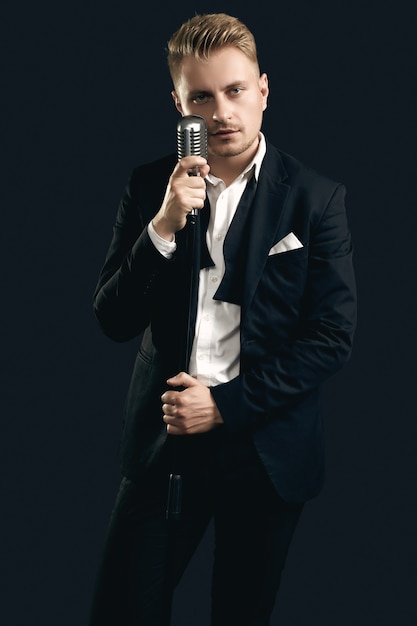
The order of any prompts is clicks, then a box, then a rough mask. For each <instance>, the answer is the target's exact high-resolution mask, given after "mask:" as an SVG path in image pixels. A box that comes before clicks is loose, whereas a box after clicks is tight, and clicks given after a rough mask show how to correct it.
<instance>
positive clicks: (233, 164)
mask: <svg viewBox="0 0 417 626" xmlns="http://www.w3.org/2000/svg"><path fill="white" fill-rule="evenodd" d="M258 147H259V141H257V142H255V144H254V145H253V146H251V148H252V149H251V150H245V152H243V153H241V154H237V155H235V156H219V155H214V154H210V155H209V159H208V163H209V165H210V172H211V174H213V176H216V177H217V178H221V180H223V181H224V183H225V184H226V186H227V187H228V186H229V185H230V184H231V183H232V182H233V181H234V180H235V179H236V178H237V177H238V176H239V174H241V173H242V172H243V170H244V169H245V168H246V167H247V166H248V165H249V163H250V162H251V161H252V159H253V157H254V156H255V154H256V152H257V150H258Z"/></svg>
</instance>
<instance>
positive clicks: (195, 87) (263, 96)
mask: <svg viewBox="0 0 417 626" xmlns="http://www.w3.org/2000/svg"><path fill="white" fill-rule="evenodd" d="M172 95H173V98H174V101H175V104H176V107H177V109H178V111H179V112H180V113H181V114H182V115H201V116H202V117H204V118H205V120H206V123H207V127H208V147H209V162H210V163H212V162H213V160H219V159H223V158H233V159H235V160H237V159H238V160H239V162H240V161H241V162H242V165H244V164H245V162H247V163H249V162H250V160H251V159H252V157H253V156H254V154H255V152H256V150H257V148H258V142H259V130H260V128H261V124H262V115H263V111H264V110H265V109H266V106H267V97H268V80H267V76H266V74H262V76H259V73H258V68H257V66H256V65H255V64H254V63H252V62H251V61H250V60H249V59H248V58H247V57H246V56H245V55H244V54H243V53H242V52H240V50H237V49H236V48H232V47H228V48H224V49H222V50H220V51H218V52H215V53H213V54H212V55H211V56H210V58H209V60H208V61H198V60H196V59H194V58H191V57H186V58H185V59H184V60H183V62H182V65H181V75H180V79H179V81H178V84H177V86H176V91H174V92H172Z"/></svg>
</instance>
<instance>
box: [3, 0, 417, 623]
mask: <svg viewBox="0 0 417 626" xmlns="http://www.w3.org/2000/svg"><path fill="white" fill-rule="evenodd" d="M243 4H244V3H242V2H241V0H240V1H239V2H238V1H237V0H235V1H229V2H227V1H226V2H224V3H218V2H213V3H204V2H198V3H197V4H196V3H191V2H186V1H185V2H182V3H181V4H180V5H177V3H169V4H168V3H167V4H166V5H161V4H160V3H153V4H145V5H144V4H143V3H139V2H137V1H136V2H132V1H131V0H120V1H119V2H118V3H116V2H114V3H112V2H110V1H109V0H105V1H104V2H101V3H99V2H94V1H93V0H84V1H83V2H81V1H79V0H73V1H72V2H71V3H70V2H67V1H65V0H63V1H61V2H56V3H52V2H47V1H45V2H43V3H29V2H23V3H22V2H21V3H18V2H16V3H15V4H13V6H5V5H3V9H2V14H3V15H2V18H1V20H0V23H1V30H2V33H1V41H2V44H3V48H4V50H3V53H2V54H1V62H2V65H3V72H2V79H1V80H2V96H1V101H2V108H3V111H2V116H1V117H2V132H1V147H2V153H3V157H2V160H3V165H2V167H1V173H2V177H1V179H2V182H1V216H2V218H1V229H0V231H1V245H0V250H1V253H2V262H1V269H2V275H1V294H2V298H1V307H0V308H1V314H2V323H1V331H2V342H1V354H2V360H3V367H2V370H3V371H2V375H1V382H2V398H3V400H2V419H1V437H0V441H1V450H0V454H1V456H0V459H1V474H0V475H1V503H2V507H1V509H2V513H1V517H0V519H1V522H0V523H1V539H2V555H1V560H0V567H1V569H2V570H3V574H2V577H3V581H2V584H1V594H2V596H3V597H2V598H1V609H0V614H1V619H2V623H4V624H7V626H22V624H25V625H31V626H74V625H75V624H77V626H82V625H83V624H87V620H88V611H89V603H90V598H91V593H92V585H93V580H94V576H95V571H96V567H97V562H98V559H99V554H100V551H101V548H102V545H103V540H104V534H105V529H106V525H107V522H108V518H109V514H110V510H111V507H112V503H113V500H114V496H115V492H116V489H117V485H118V482H119V468H118V458H117V449H118V440H119V435H120V427H121V418H122V410H123V402H124V396H125V392H126V389H127V384H128V380H129V376H130V370H131V366H132V361H133V358H134V354H135V349H136V345H135V344H134V343H132V344H128V345H116V344H112V343H111V342H110V341H109V340H108V339H106V338H105V337H104V336H103V335H102V334H101V332H100V330H99V329H98V326H97V325H96V322H95V320H94V318H93V314H92V307H91V300H92V291H93V289H94V286H95V282H96V279H97V275H98V271H99V269H100V266H101V264H102V262H103V260H104V255H105V253H106V250H107V245H108V243H109V239H110V235H111V227H112V223H113V219H114V216H115V211H116V208H117V204H118V200H119V197H120V195H121V193H122V190H123V187H124V185H125V183H126V181H127V177H128V175H129V173H130V170H131V169H132V168H133V167H134V166H135V165H136V164H138V163H140V162H143V161H145V160H150V159H153V158H156V157H157V156H159V155H161V154H163V153H165V152H168V151H172V150H173V149H175V132H174V131H175V124H176V121H177V117H178V115H177V112H176V111H175V109H174V107H173V105H172V103H171V97H170V94H169V92H170V89H171V84H170V79H169V75H168V71H167V69H166V62H165V51H164V48H165V43H166V41H167V39H168V38H169V36H170V35H171V33H172V32H173V31H174V30H176V28H177V27H178V26H179V25H180V24H181V23H182V21H184V20H185V19H187V18H188V17H190V16H191V15H193V14H194V12H216V11H226V12H229V13H232V14H234V15H237V16H238V17H240V18H241V19H242V21H244V22H245V23H247V24H248V26H249V27H250V28H251V29H252V30H253V32H254V33H255V36H256V38H257V41H258V47H259V56H260V61H261V66H262V70H263V71H266V72H267V73H268V75H269V79H270V89H271V94H270V100H269V108H268V110H267V111H266V114H265V122H264V131H265V133H266V134H267V136H268V138H269V140H270V141H271V142H272V143H274V144H275V145H277V146H278V147H279V148H281V149H282V150H284V151H286V152H289V153H291V154H293V155H294V156H296V157H298V158H299V159H301V160H304V161H305V162H306V163H308V164H310V165H312V166H313V167H315V168H316V169H318V170H320V171H322V172H323V173H325V174H327V175H329V176H330V177H333V178H334V179H336V180H340V181H342V182H344V183H345V184H346V186H347V189H348V197H347V202H348V214H349V219H350V224H351V229H352V232H353V237H354V241H355V246H356V256H355V261H356V270H357V278H358V291H359V326H358V331H357V336H356V344H355V349H354V353H353V356H352V359H351V361H350V363H349V364H348V365H347V366H346V367H345V369H344V370H343V372H342V373H340V374H339V375H337V376H336V377H335V378H334V379H332V380H331V381H330V382H329V384H328V386H327V391H326V397H325V405H326V429H327V482H326V486H325V489H324V491H323V492H322V494H321V495H320V497H319V498H317V499H316V500H314V501H312V502H310V503H309V504H308V505H307V507H306V512H305V514H304V517H303V518H302V521H301V523H300V527H299V531H298V534H297V536H296V539H295V540H294V544H293V546H292V549H291V552H290V557H289V561H288V566H287V570H286V576H285V579H284V582H283V585H282V590H281V594H280V602H279V605H277V609H276V612H275V614H274V615H275V622H274V624H275V623H276V624H278V623H279V624H280V626H307V625H308V626H310V625H311V624H320V626H335V625H336V624H337V626H353V625H354V626H374V625H375V626H393V625H394V624H399V625H401V626H414V625H415V624H416V623H417V609H416V606H415V589H416V583H417V580H416V578H417V576H416V556H417V555H416V552H417V550H416V546H417V542H416V539H415V528H416V523H417V513H416V460H415V459H416V452H417V450H416V436H417V428H416V421H417V420H416V409H415V405H416V401H415V395H416V393H415V389H416V365H415V349H416V347H415V326H414V322H415V318H416V305H415V291H416V280H415V254H414V241H415V233H416V201H415V196H416V185H415V180H416V175H415V172H416V166H417V163H416V159H415V151H416V148H415V144H416V135H415V130H416V129H415V117H416V114H415V111H416V105H417V102H416V101H417V97H416V88H415V81H416V50H415V33H416V26H417V25H416V20H415V17H414V14H413V11H412V8H413V4H412V3H411V2H407V1H406V0H398V1H397V2H393V1H392V0H390V1H388V2H385V3H382V2H374V1H368V2H366V0H363V1H362V2H355V1H353V2H350V3H347V2H346V3H342V2H337V1H334V0H333V1H330V0H322V1H317V2H309V1H308V0H294V1H293V2H291V3H288V2H287V3H282V6H281V5H280V4H279V3H272V4H271V2H270V1H269V0H268V1H265V0H258V1H257V2H256V3H253V4H251V5H245V6H246V8H245V6H243ZM210 561H211V545H210V533H209V534H208V536H207V538H206V541H205V542H204V544H203V545H202V547H201V549H200V550H199V552H198V554H197V555H196V557H195V559H194V561H193V563H192V566H191V569H190V570H189V571H188V573H187V574H186V576H185V579H184V581H183V583H182V584H181V587H180V589H179V590H178V592H177V595H176V601H175V618H174V624H173V626H179V625H180V624H181V626H188V625H190V626H194V625H195V624H198V625H199V626H208V624H209V621H208V601H209V600H208V598H209V563H210ZM198 607H201V608H198Z"/></svg>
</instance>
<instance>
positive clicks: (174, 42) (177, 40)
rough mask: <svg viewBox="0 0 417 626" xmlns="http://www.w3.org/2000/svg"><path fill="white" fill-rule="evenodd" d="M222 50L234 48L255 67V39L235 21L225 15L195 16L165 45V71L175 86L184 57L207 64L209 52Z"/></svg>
mask: <svg viewBox="0 0 417 626" xmlns="http://www.w3.org/2000/svg"><path fill="white" fill-rule="evenodd" d="M225 47H233V48H237V49H238V50H240V51H241V52H243V54H244V55H246V56H247V57H248V59H250V60H251V61H252V62H253V63H254V64H255V65H256V67H257V70H258V71H259V65H258V57H257V52H256V43H255V38H254V36H253V34H252V33H251V31H250V30H249V29H248V28H247V26H245V24H243V23H242V22H241V21H240V20H238V18H236V17H232V16H231V15H227V14H226V13H209V14H206V15H195V16H194V17H192V18H191V19H189V20H188V21H187V22H184V24H182V26H181V27H180V28H179V29H178V30H177V32H175V33H174V34H173V35H172V37H171V39H170V40H169V41H168V67H169V71H170V74H171V78H172V81H173V83H174V85H175V84H176V83H177V82H178V79H179V76H180V72H181V62H182V60H183V59H184V57H194V58H195V59H198V60H200V61H202V60H207V59H208V58H209V56H210V54H211V53H212V52H215V51H217V50H220V49H221V48H225Z"/></svg>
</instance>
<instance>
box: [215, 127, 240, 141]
mask: <svg viewBox="0 0 417 626" xmlns="http://www.w3.org/2000/svg"><path fill="white" fill-rule="evenodd" d="M238 132H239V131H238V130H237V129H236V128H220V129H219V130H216V131H215V132H213V133H211V135H212V136H214V137H219V138H220V139H228V138H230V137H232V136H233V135H235V134H236V133H238Z"/></svg>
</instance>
